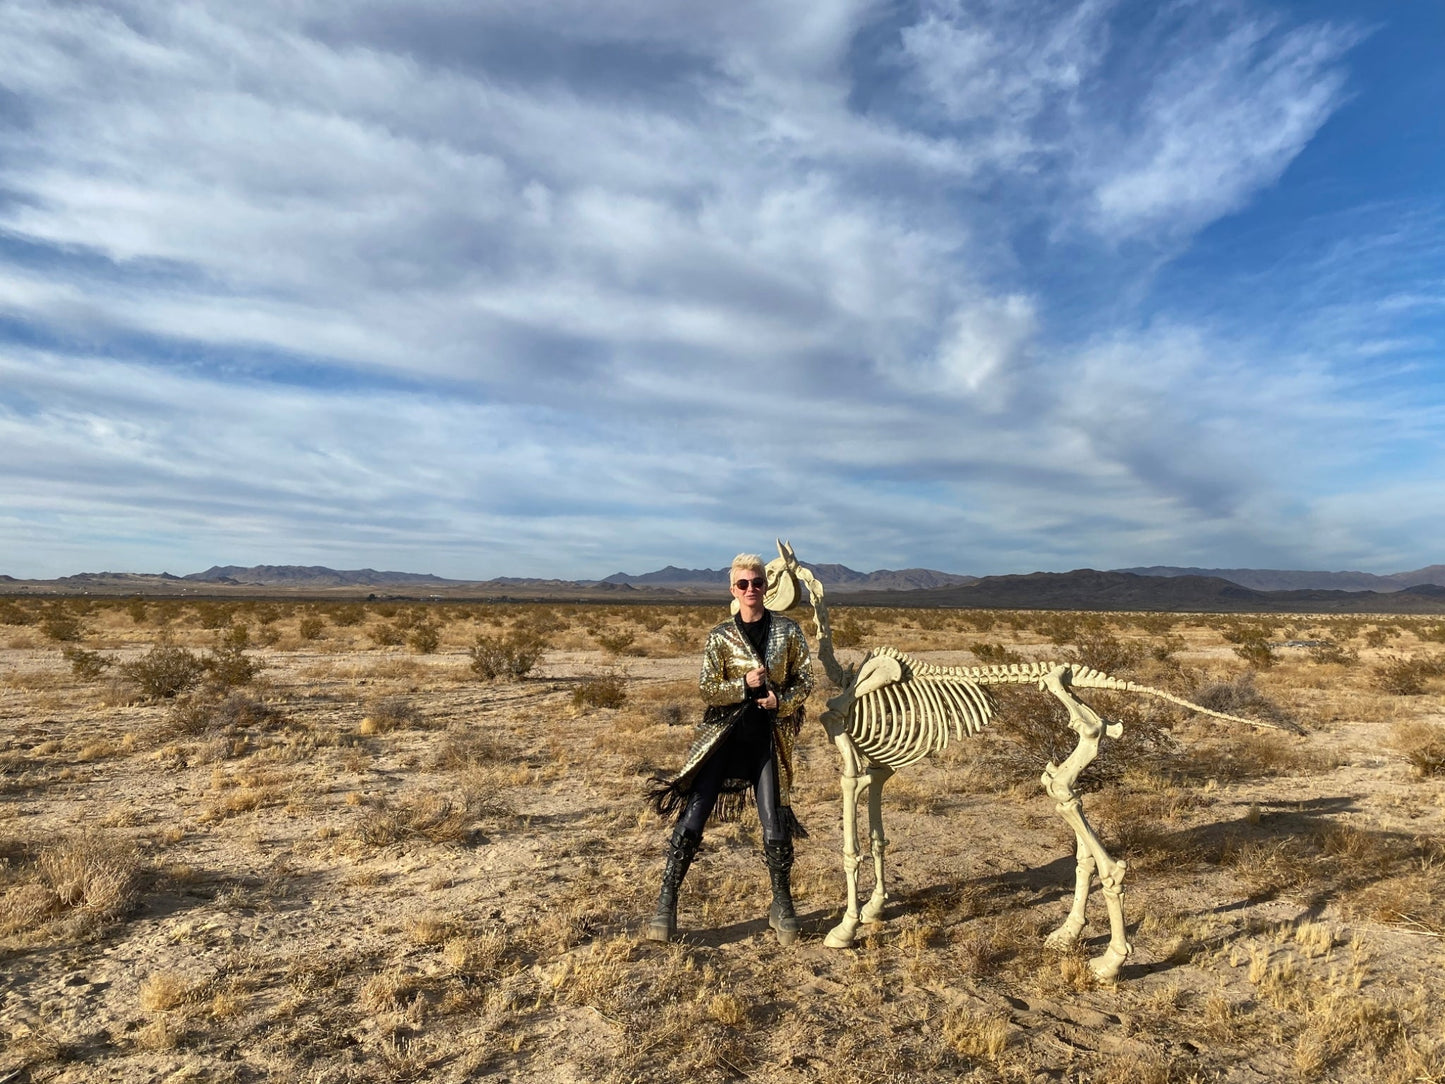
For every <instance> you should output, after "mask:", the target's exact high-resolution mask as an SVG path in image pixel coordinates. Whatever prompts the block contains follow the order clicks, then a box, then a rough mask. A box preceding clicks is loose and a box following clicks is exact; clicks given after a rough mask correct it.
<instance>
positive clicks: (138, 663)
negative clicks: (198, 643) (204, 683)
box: [120, 644, 206, 700]
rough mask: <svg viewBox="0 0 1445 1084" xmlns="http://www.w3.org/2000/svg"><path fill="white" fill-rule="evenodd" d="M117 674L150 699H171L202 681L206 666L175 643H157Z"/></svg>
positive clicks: (123, 664)
mask: <svg viewBox="0 0 1445 1084" xmlns="http://www.w3.org/2000/svg"><path fill="white" fill-rule="evenodd" d="M120 671H121V673H122V674H124V675H125V676H126V678H127V679H128V680H130V681H132V682H134V683H135V684H136V686H137V687H139V689H140V691H141V692H142V693H143V694H144V695H145V696H146V697H148V698H149V699H151V700H170V699H173V698H174V697H175V696H177V695H178V694H179V693H183V692H185V691H186V690H187V689H189V688H190V687H191V686H193V685H195V684H196V683H197V682H198V681H200V680H201V677H202V676H203V675H204V674H205V672H206V664H205V662H204V661H203V660H202V659H201V658H200V656H199V655H196V654H195V653H193V652H190V651H187V650H186V649H185V648H183V647H176V646H175V645H174V644H156V646H155V647H153V648H151V649H150V651H149V652H148V653H146V654H145V655H142V656H141V657H140V658H139V659H136V660H135V661H134V662H126V663H121V666H120Z"/></svg>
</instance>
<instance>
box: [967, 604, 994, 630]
mask: <svg viewBox="0 0 1445 1084" xmlns="http://www.w3.org/2000/svg"><path fill="white" fill-rule="evenodd" d="M961 620H962V623H963V626H964V627H966V628H971V629H973V631H974V632H977V633H980V634H983V633H987V632H988V631H989V630H990V629H992V628H993V627H994V625H996V624H998V615H997V614H996V613H994V612H993V611H992V610H975V611H973V612H972V613H970V614H969V615H968V616H967V617H964V618H962V619H961Z"/></svg>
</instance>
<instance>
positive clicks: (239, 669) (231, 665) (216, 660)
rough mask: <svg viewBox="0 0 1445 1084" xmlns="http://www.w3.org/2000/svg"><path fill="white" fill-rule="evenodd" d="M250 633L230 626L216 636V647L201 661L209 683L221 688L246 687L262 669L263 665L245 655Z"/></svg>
mask: <svg viewBox="0 0 1445 1084" xmlns="http://www.w3.org/2000/svg"><path fill="white" fill-rule="evenodd" d="M250 645H251V633H250V631H249V630H248V629H247V628H246V626H245V625H230V626H228V627H226V628H224V629H222V630H221V631H220V633H219V634H218V635H217V636H216V647H215V650H213V651H212V652H211V654H210V655H208V656H206V657H205V658H204V659H202V660H201V663H202V665H203V666H204V667H205V668H206V673H207V674H208V675H209V676H210V679H211V681H213V682H214V683H215V684H217V685H220V686H222V687H223V688H231V687H232V686H235V685H246V684H249V683H250V682H251V680H252V679H253V678H254V677H255V676H256V675H257V674H259V673H260V672H261V670H262V669H264V664H263V663H262V662H261V661H260V660H259V659H255V658H252V657H251V656H250V655H247V654H246V648H248V647H249V646H250Z"/></svg>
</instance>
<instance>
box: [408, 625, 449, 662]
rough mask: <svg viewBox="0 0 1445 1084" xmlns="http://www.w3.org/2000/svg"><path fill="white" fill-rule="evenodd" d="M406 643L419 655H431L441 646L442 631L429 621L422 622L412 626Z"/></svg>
mask: <svg viewBox="0 0 1445 1084" xmlns="http://www.w3.org/2000/svg"><path fill="white" fill-rule="evenodd" d="M406 642H407V644H408V645H409V646H410V647H411V649H412V650H413V651H415V652H417V653H418V654H419V655H431V654H434V653H435V652H436V649H437V648H438V647H440V646H441V642H442V633H441V629H439V628H437V627H436V626H435V625H433V624H432V623H431V622H429V621H427V622H423V623H422V624H420V625H414V626H413V627H412V630H411V633H410V635H408V636H407V638H406Z"/></svg>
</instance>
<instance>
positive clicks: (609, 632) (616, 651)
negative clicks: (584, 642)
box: [592, 628, 642, 655]
mask: <svg viewBox="0 0 1445 1084" xmlns="http://www.w3.org/2000/svg"><path fill="white" fill-rule="evenodd" d="M592 638H593V639H594V640H596V641H597V644H598V646H599V647H601V648H602V650H603V651H605V652H607V654H609V655H640V654H641V653H642V650H641V648H639V647H638V646H637V633H635V632H633V631H632V630H631V629H603V628H599V629H597V630H596V631H595V632H594V633H593V634H592Z"/></svg>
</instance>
